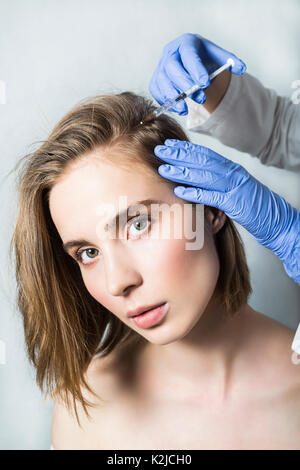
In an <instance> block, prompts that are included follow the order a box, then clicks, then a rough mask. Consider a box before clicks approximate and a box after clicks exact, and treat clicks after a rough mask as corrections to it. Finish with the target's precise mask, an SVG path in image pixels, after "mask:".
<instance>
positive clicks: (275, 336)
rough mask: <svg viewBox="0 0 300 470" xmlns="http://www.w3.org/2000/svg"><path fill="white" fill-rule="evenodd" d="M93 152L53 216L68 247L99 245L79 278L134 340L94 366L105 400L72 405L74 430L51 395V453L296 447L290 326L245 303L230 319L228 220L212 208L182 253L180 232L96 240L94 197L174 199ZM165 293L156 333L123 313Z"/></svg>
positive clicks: (92, 378)
mask: <svg viewBox="0 0 300 470" xmlns="http://www.w3.org/2000/svg"><path fill="white" fill-rule="evenodd" d="M117 156H118V161H120V154H118V155H117ZM91 157H93V158H91V159H88V158H87V159H86V160H85V161H83V162H82V166H78V167H75V168H72V169H70V171H69V172H68V173H67V174H66V175H65V176H64V178H62V179H61V180H60V181H59V182H58V183H57V184H56V185H55V186H54V188H53V190H52V192H51V195H50V210H51V215H52V217H53V220H54V223H55V225H56V227H57V229H58V231H59V233H60V235H61V238H62V240H63V242H64V243H65V242H66V241H68V240H70V239H74V238H82V237H84V238H88V239H89V240H91V241H90V242H89V243H88V245H87V246H91V247H95V248H93V249H95V250H97V251H99V254H97V256H96V258H94V257H93V258H92V260H90V259H88V260H87V259H84V261H85V263H86V262H88V263H89V264H88V265H82V264H81V265H80V269H81V273H82V277H83V280H84V282H85V285H86V287H87V288H88V290H89V292H90V293H91V295H93V297H94V298H95V299H96V300H97V301H99V302H100V303H101V304H103V305H105V306H106V307H107V308H108V309H109V310H110V311H111V312H112V313H113V314H114V315H116V316H117V317H119V318H120V320H121V321H123V322H124V323H126V324H127V325H128V326H130V328H132V329H134V330H135V331H136V332H137V333H138V335H139V337H140V341H139V343H137V344H136V345H134V344H133V345H130V344H129V345H127V344H122V343H121V344H119V346H118V347H117V349H116V350H114V351H113V353H112V354H110V355H109V356H108V357H106V358H102V359H95V360H93V361H92V363H91V364H90V366H89V368H88V371H87V373H86V379H87V381H88V383H89V385H90V387H91V388H92V389H94V391H95V392H96V393H97V394H98V395H99V396H100V397H101V398H103V399H105V400H106V402H104V403H103V402H101V401H100V399H99V400H97V399H96V398H95V397H93V396H90V395H89V394H88V393H87V392H86V391H84V395H85V397H86V398H87V399H88V400H89V401H92V402H93V403H94V404H95V407H94V408H90V409H89V413H90V417H91V419H90V420H89V419H88V418H87V417H86V415H85V414H84V412H83V410H81V409H80V406H78V408H79V410H78V411H79V418H80V422H81V426H82V427H81V428H80V427H79V426H78V424H77V421H76V417H75V415H74V414H71V413H69V412H68V411H67V409H66V408H65V406H64V405H63V404H61V403H59V402H58V401H56V402H55V408H54V414H53V428H52V443H53V446H54V448H55V449H153V448H154V449H255V448H256V449H300V372H299V371H300V364H297V363H293V362H292V351H291V344H292V340H293V336H294V331H293V330H291V329H289V328H287V327H285V326H284V325H282V324H280V323H279V322H277V321H275V320H273V319H271V318H269V317H267V316H265V315H263V314H261V313H258V312H255V311H254V310H252V309H251V308H250V307H249V306H248V305H244V306H243V307H242V308H241V310H240V312H238V313H239V314H237V315H235V316H234V317H233V318H231V319H230V320H226V318H224V317H223V315H222V313H224V312H222V309H221V307H220V300H219V298H218V294H217V293H216V291H215V286H216V283H217V279H218V275H219V260H218V256H217V253H216V248H215V245H214V239H213V235H214V234H215V233H216V231H217V230H219V229H220V228H221V227H222V224H223V223H224V221H225V215H224V214H223V213H222V212H221V211H217V212H212V211H208V213H207V220H206V222H207V225H205V237H204V245H203V247H202V248H201V249H200V250H195V251H189V250H186V249H185V241H186V240H185V239H184V238H183V239H176V238H174V239H173V238H172V237H171V238H170V239H168V240H163V239H159V238H158V239H155V238H153V239H151V238H148V239H147V238H143V237H142V236H140V237H134V238H131V237H133V235H135V234H132V232H131V230H132V228H131V226H130V228H129V229H128V233H129V234H130V238H129V240H128V241H127V240H126V241H123V240H118V239H108V240H106V239H104V240H101V239H100V241H99V240H98V238H97V237H96V236H95V233H96V230H95V228H96V227H95V224H96V226H97V227H98V223H99V220H98V219H97V218H95V216H94V214H95V213H96V209H97V207H98V205H99V204H100V203H101V202H103V201H109V202H117V201H116V199H117V197H118V196H119V194H120V195H122V194H126V195H127V197H128V199H129V202H131V201H135V200H141V199H145V198H146V197H153V195H155V196H156V197H157V198H159V199H162V200H164V201H166V202H167V203H173V202H174V201H176V199H175V198H176V196H175V195H174V194H173V193H172V191H171V189H172V188H170V187H169V185H168V184H167V183H165V182H164V181H163V182H162V181H160V180H157V179H153V178H152V177H150V176H149V175H148V173H146V172H144V171H140V172H138V169H137V170H136V172H132V171H131V172H130V171H127V170H125V169H123V168H121V167H120V166H112V165H107V164H105V163H104V162H102V160H98V158H100V157H101V154H100V157H99V155H94V154H92V155H91ZM112 180H113V181H114V185H111V181H112ZM116 188H118V191H116ZM177 199H178V198H177ZM178 203H182V202H180V201H179V200H178ZM181 222H182V221H180V220H179V221H178V223H181ZM175 223H176V222H175ZM100 224H105V220H100ZM157 224H158V225H159V221H158V222H157ZM156 227H157V225H156V224H155V223H153V225H152V224H151V225H150V228H149V230H150V231H151V230H153V231H154V233H155V230H156ZM172 227H173V225H172ZM174 227H175V225H174ZM162 228H164V223H163V222H162ZM144 230H145V229H144ZM87 246H86V247H87ZM84 247H85V245H84ZM85 255H86V256H87V255H88V253H85ZM73 256H74V255H73ZM129 289H131V290H129ZM162 300H167V301H168V302H169V303H170V312H169V314H168V315H167V317H166V319H165V321H163V322H162V323H161V324H160V325H157V326H155V327H154V328H148V329H142V328H139V327H137V326H136V325H135V324H133V323H132V322H131V321H130V320H129V319H128V318H127V316H126V311H127V310H128V309H129V308H132V307H134V306H137V305H141V304H142V303H145V304H151V303H155V301H156V302H157V301H162ZM298 362H299V361H298Z"/></svg>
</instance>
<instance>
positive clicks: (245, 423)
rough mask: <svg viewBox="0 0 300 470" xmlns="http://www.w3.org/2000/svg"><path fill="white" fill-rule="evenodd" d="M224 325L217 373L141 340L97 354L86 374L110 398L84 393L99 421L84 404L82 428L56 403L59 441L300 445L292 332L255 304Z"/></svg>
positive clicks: (102, 445) (68, 444) (298, 376)
mask: <svg viewBox="0 0 300 470" xmlns="http://www.w3.org/2000/svg"><path fill="white" fill-rule="evenodd" d="M224 328H225V330H223V327H222V328H221V329H220V334H221V333H222V332H224V331H226V329H229V328H230V331H231V332H232V345H233V346H232V349H231V350H230V351H229V354H228V356H227V365H226V367H223V365H220V369H219V370H215V371H213V373H210V371H209V370H204V369H202V370H198V369H197V366H196V365H195V363H192V362H187V357H185V356H184V355H182V357H181V358H180V357H176V360H174V361H170V358H169V357H168V356H167V355H164V354H163V353H162V354H161V355H160V356H159V354H160V353H159V348H158V347H157V345H153V344H151V343H147V342H144V340H143V339H142V340H141V344H140V345H139V346H134V348H131V350H130V347H128V346H127V349H126V347H123V349H122V347H120V348H119V349H118V351H116V352H115V353H114V355H112V356H110V357H107V358H104V359H95V360H94V361H93V362H92V363H91V365H90V367H89V369H88V371H87V374H86V377H87V380H88V383H89V384H90V385H91V387H92V388H93V389H94V390H95V391H96V393H98V394H99V395H100V397H102V398H104V399H105V400H107V402H106V403H105V404H100V402H97V400H96V399H95V398H92V397H91V395H89V394H87V393H86V397H87V398H88V399H89V400H92V402H93V403H95V404H96V408H90V411H89V412H90V416H91V418H92V419H91V420H89V419H88V418H87V417H86V416H85V414H84V412H83V411H82V410H80V420H81V424H82V429H80V428H79V427H78V425H77V422H76V419H75V417H74V416H72V415H71V414H70V413H69V412H68V411H67V410H66V408H65V407H64V405H63V404H59V403H58V401H56V402H55V407H54V415H53V427H52V443H53V446H54V448H55V449H110V450H112V449H153V448H155V449H161V450H162V449H173V450H175V449H245V450H246V449H268V450H269V449H277V450H279V449H297V450H299V449H300V363H299V364H298V362H299V358H298V361H297V362H296V361H292V351H291V349H290V346H291V343H292V339H293V335H294V331H293V330H291V329H290V328H287V327H286V326H284V325H282V324H281V323H279V322H277V321H275V320H273V319H271V318H269V317H267V316H266V315H263V314H261V313H258V312H256V311H254V310H253V309H252V308H251V307H249V306H248V305H247V306H245V307H244V308H243V309H242V310H241V312H240V315H238V316H237V317H235V318H234V319H231V320H230V322H229V323H228V326H224ZM217 336H218V333H217V334H216V338H217ZM124 348H125V349H124ZM161 348H162V346H160V350H161ZM125 351H126V355H125V354H124V353H125ZM124 357H126V360H125V359H124ZM158 357H160V360H158ZM122 358H123V359H122ZM134 359H135V360H136V364H135V367H136V369H137V373H136V374H135V375H134V378H132V375H131V374H130V371H131V370H132V364H133V360H134ZM116 363H118V364H119V367H118V368H117V369H116V367H115V366H116ZM189 365H190V367H189ZM121 370H122V371H123V374H122V373H120V372H121ZM129 377H130V379H129Z"/></svg>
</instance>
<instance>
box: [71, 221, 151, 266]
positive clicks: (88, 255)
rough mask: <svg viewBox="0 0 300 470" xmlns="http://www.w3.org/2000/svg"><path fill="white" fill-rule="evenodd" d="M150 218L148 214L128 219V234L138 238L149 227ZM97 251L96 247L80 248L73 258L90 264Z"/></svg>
mask: <svg viewBox="0 0 300 470" xmlns="http://www.w3.org/2000/svg"><path fill="white" fill-rule="evenodd" d="M151 220H152V219H151V217H150V216H149V215H148V214H144V215H142V216H138V217H134V219H131V220H130V221H129V229H128V232H129V233H130V236H131V237H133V238H138V237H139V236H140V235H141V234H144V233H145V231H146V228H148V227H149V225H150V221H151ZM129 238H130V237H129ZM98 252H99V250H96V248H84V249H82V248H81V249H79V250H78V251H77V252H76V253H75V259H76V260H77V261H78V262H79V263H81V264H91V263H90V262H89V261H91V260H93V259H95V258H96V257H97V256H98Z"/></svg>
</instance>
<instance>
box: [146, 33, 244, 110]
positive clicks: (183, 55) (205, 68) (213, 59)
mask: <svg viewBox="0 0 300 470" xmlns="http://www.w3.org/2000/svg"><path fill="white" fill-rule="evenodd" d="M229 58H232V59H233V60H234V62H235V65H234V66H233V67H232V68H231V72H232V73H235V74H238V75H241V74H243V73H244V72H245V70H246V65H245V64H244V62H243V61H242V60H241V59H239V58H238V57H236V56H235V55H234V54H232V53H231V52H228V51H226V50H225V49H222V48H221V47H219V46H217V45H216V44H214V43H213V42H211V41H209V40H208V39H205V38H203V37H202V36H200V34H192V33H186V34H183V35H182V36H179V37H178V38H176V39H174V40H173V41H171V42H169V43H168V44H167V45H166V46H165V47H164V49H163V53H162V56H161V58H160V60H159V63H158V66H157V67H156V69H155V71H154V74H153V76H152V78H151V80H150V84H149V91H150V93H151V95H152V96H153V98H154V99H155V100H156V101H157V102H158V103H159V104H160V105H161V104H164V103H166V101H168V100H170V99H173V98H176V97H177V96H178V95H179V94H180V93H181V92H182V91H186V90H188V89H189V88H191V87H192V86H194V85H195V84H196V85H201V86H203V87H204V88H207V87H208V86H209V85H210V80H209V75H210V74H211V73H212V72H214V71H215V70H216V69H217V68H219V67H220V66H221V65H224V64H225V63H226V62H227V59H229ZM213 80H214V79H213ZM213 80H212V81H213ZM189 98H191V99H193V100H195V101H196V102H197V103H200V104H202V103H204V101H205V99H206V95H205V93H204V91H203V90H198V91H196V92H194V93H192V94H191V95H190V96H189ZM170 111H175V112H177V113H179V114H180V115H181V116H184V115H186V114H188V107H187V104H186V103H185V101H184V100H181V101H179V102H178V103H177V104H176V107H174V108H170Z"/></svg>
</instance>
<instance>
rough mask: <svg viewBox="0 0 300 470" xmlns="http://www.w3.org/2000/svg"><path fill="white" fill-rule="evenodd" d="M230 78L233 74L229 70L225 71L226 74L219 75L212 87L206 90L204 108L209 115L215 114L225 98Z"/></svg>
mask: <svg viewBox="0 0 300 470" xmlns="http://www.w3.org/2000/svg"><path fill="white" fill-rule="evenodd" d="M230 78H231V73H230V72H229V71H228V70H224V72H222V73H221V74H220V75H218V76H217V77H216V78H215V79H214V81H213V82H212V83H211V85H210V86H209V87H208V88H206V89H205V94H206V101H205V103H203V105H202V106H203V107H204V108H205V109H206V110H207V111H208V112H209V113H213V112H214V111H215V109H216V108H217V107H218V105H219V103H220V102H221V101H222V99H223V98H224V96H225V94H226V91H227V89H228V87H229V84H230Z"/></svg>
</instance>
